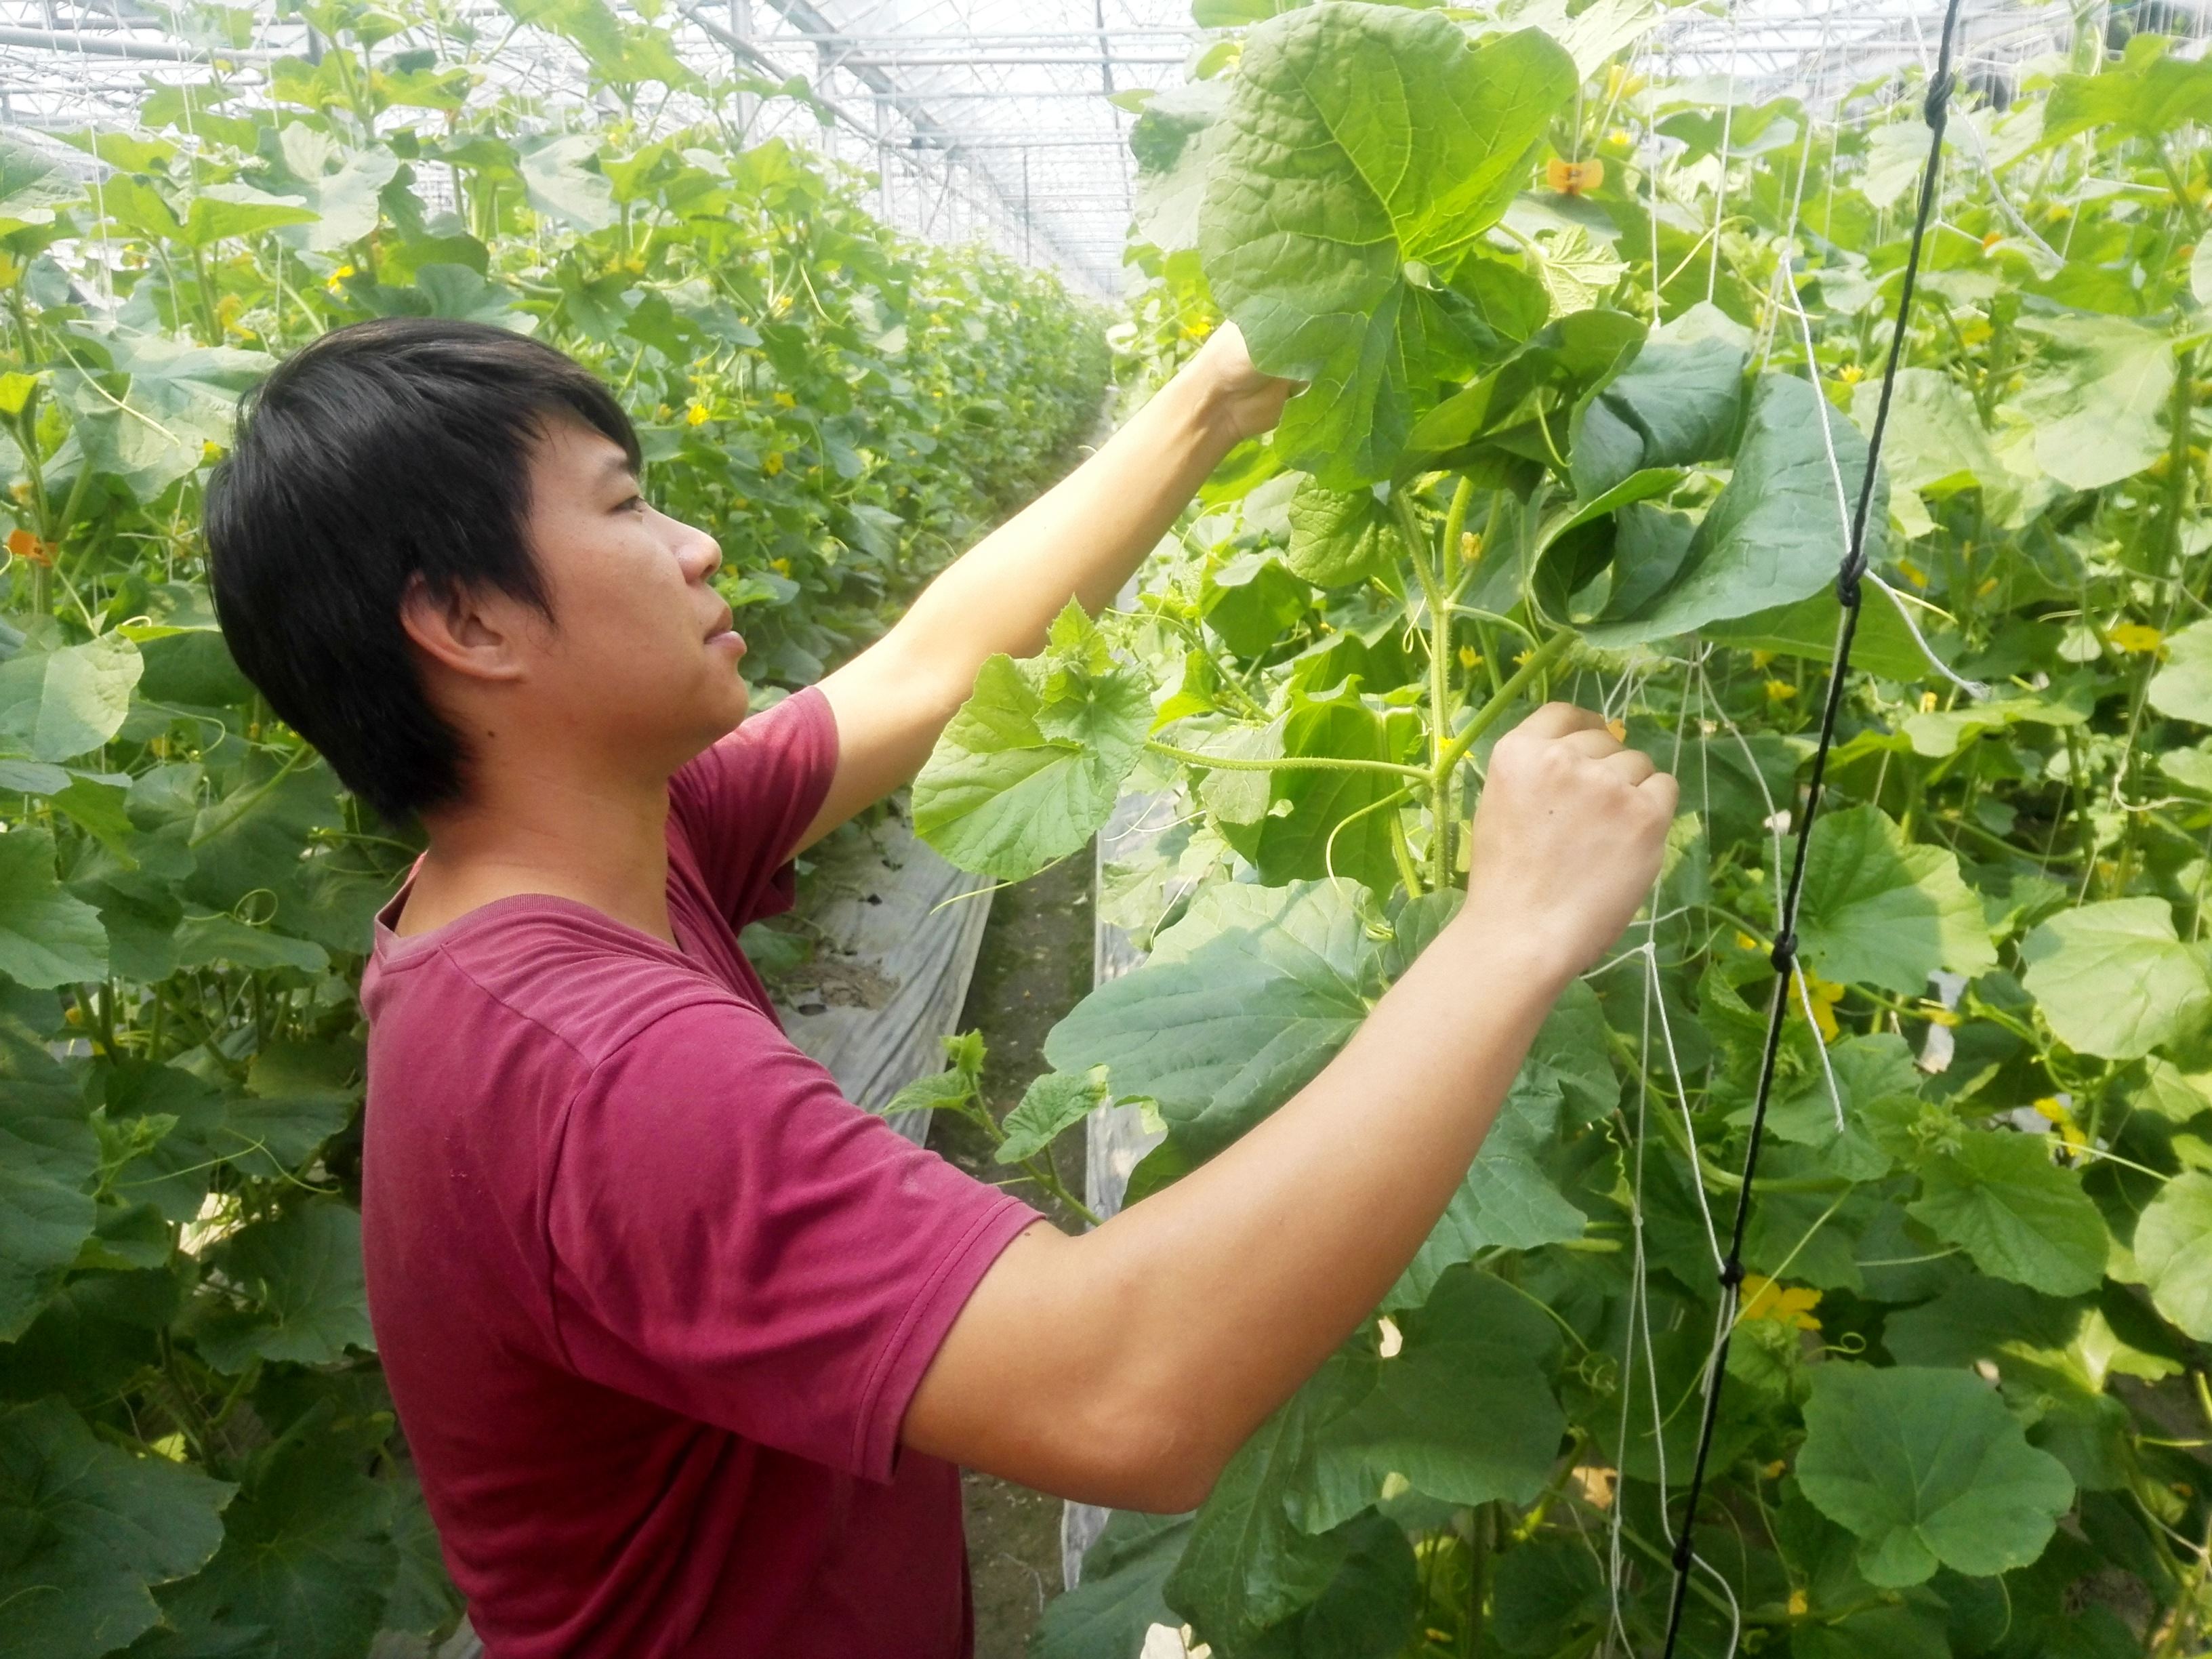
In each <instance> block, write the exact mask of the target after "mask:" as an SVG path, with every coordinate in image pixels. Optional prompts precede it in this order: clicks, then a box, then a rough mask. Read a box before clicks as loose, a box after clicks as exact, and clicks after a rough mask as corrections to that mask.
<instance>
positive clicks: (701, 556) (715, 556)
mask: <svg viewBox="0 0 2212 1659" xmlns="http://www.w3.org/2000/svg"><path fill="white" fill-rule="evenodd" d="M677 557H678V559H679V560H680V561H681V562H682V563H683V566H684V580H687V581H704V580H706V579H707V578H708V577H709V576H711V575H713V574H714V573H715V572H716V571H717V570H720V568H722V544H720V542H718V541H716V540H715V539H714V538H713V537H712V536H709V535H708V533H707V532H705V531H703V530H695V529H693V528H692V527H691V526H689V525H686V526H684V540H683V543H682V544H681V545H680V546H679V547H678V550H677Z"/></svg>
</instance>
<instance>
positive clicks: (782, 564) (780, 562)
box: [768, 559, 791, 576]
mask: <svg viewBox="0 0 2212 1659" xmlns="http://www.w3.org/2000/svg"><path fill="white" fill-rule="evenodd" d="M768 568H769V569H771V570H773V571H775V574H777V575H779V576H788V575H789V574H791V561H790V560H789V559H770V560H769V562H768Z"/></svg>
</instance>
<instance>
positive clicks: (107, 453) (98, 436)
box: [54, 329, 273, 501]
mask: <svg viewBox="0 0 2212 1659" xmlns="http://www.w3.org/2000/svg"><path fill="white" fill-rule="evenodd" d="M101 343H102V344H103V345H105V346H106V349H107V355H108V356H109V357H110V358H111V359H112V362H113V363H114V372H113V373H112V374H96V373H94V372H92V371H89V370H85V369H80V368H66V369H58V370H56V371H55V373H54V391H55V392H56V394H57V395H58V398H60V400H61V401H62V403H63V404H65V405H66V406H67V407H68V409H69V410H70V414H71V415H72V416H75V419H76V433H77V437H78V440H79V441H81V442H82V445H83V446H84V453H85V456H86V459H88V461H89V462H90V463H91V465H92V466H93V469H94V471H97V472H101V473H106V474H107V475H109V476H111V477H116V478H119V479H120V480H122V482H123V483H124V484H125V486H126V487H127V488H128V489H130V491H131V494H132V495H134V496H136V497H137V499H138V500H140V501H152V500H153V499H154V497H155V496H156V495H160V494H161V491H162V490H163V489H167V487H168V486H169V485H170V484H171V483H174V482H175V481H176V480H177V479H179V478H181V477H184V476H185V474H186V473H188V472H191V471H195V470H196V469H197V468H198V467H200V466H202V465H204V464H205V460H206V450H207V446H208V445H210V444H211V443H212V444H219V445H221V444H228V442H229V441H230V440H231V436H232V427H233V425H234V419H235V416H236V413H237V407H238V399H239V396H240V393H242V392H246V390H248V389H249V388H251V387H252V386H253V385H254V383H255V382H257V381H258V380H260V378H261V377H262V375H263V374H265V373H267V372H268V370H269V369H270V368H271V367H272V366H273V365H272V362H271V360H270V358H269V357H267V356H264V355H263V354H262V353H260V352H258V351H240V350H238V349H234V348H232V347H229V346H199V345H194V344H192V343H191V342H190V341H188V340H174V339H171V338H170V337H167V336H166V335H161V334H132V333H129V332H126V331H123V330H120V329H118V330H113V331H109V332H107V333H106V334H104V335H103V336H101ZM124 374H127V375H129V376H130V380H129V384H128V385H127V386H123V385H121V384H119V383H118V381H117V380H116V377H117V376H118V375H124Z"/></svg>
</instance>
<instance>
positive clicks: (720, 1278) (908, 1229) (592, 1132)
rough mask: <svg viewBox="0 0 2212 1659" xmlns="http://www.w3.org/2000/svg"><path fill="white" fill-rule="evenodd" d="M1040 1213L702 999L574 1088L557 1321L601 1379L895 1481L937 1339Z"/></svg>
mask: <svg viewBox="0 0 2212 1659" xmlns="http://www.w3.org/2000/svg"><path fill="white" fill-rule="evenodd" d="M1037 1219H1038V1217H1037V1214H1036V1212H1035V1211H1034V1210H1032V1209H1030V1207H1029V1206H1027V1205H1025V1204H1023V1203H1022V1202H1020V1201H1019V1200H1017V1199H1014V1198H1012V1197H1010V1196H1009V1195H1007V1194H1005V1193H1003V1192H1001V1191H1000V1190H999V1189H998V1188H994V1187H990V1186H987V1185H985V1184H984V1183H983V1182H979V1181H976V1180H975V1179H974V1178H973V1177H971V1176H968V1175H966V1174H964V1173H963V1172H962V1171H960V1170H957V1169H955V1168H954V1167H953V1166H952V1165H951V1164H948V1163H946V1162H945V1160H944V1159H943V1158H939V1157H938V1156H937V1155H936V1154H935V1153H933V1152H927V1151H925V1150H924V1149H922V1148H921V1147H918V1146H914V1145H912V1144H911V1143H910V1142H908V1141H907V1140H905V1139H902V1137H900V1136H899V1135H898V1134H897V1133H895V1132H894V1131H893V1130H892V1129H891V1128H890V1126H889V1125H888V1124H886V1123H884V1121H882V1120H881V1119H880V1118H877V1117H873V1116H871V1115H868V1114H867V1113H865V1112H863V1111H861V1110H860V1108H858V1107H856V1106H854V1105H852V1104H851V1103H848V1102H847V1101H846V1100H844V1099H843V1098H842V1097H841V1096H840V1095H839V1094H838V1092H837V1087H836V1083H835V1082H834V1081H833V1080H832V1079H831V1078H830V1076H829V1073H827V1072H826V1071H824V1070H823V1068H822V1067H821V1066H818V1065H817V1064H816V1063H815V1062H814V1061H813V1060H810V1059H808V1058H807V1057H806V1056H805V1054H801V1053H800V1052H799V1050H798V1049H797V1048H793V1046H792V1045H791V1044H790V1042H788V1041H787V1039H786V1038H785V1037H784V1036H783V1035H782V1033H781V1032H780V1031H778V1030H775V1027H774V1026H773V1025H772V1024H770V1023H769V1021H767V1020H766V1019H764V1018H761V1017H760V1016H758V1015H757V1014H756V1013H754V1012H751V1011H750V1010H749V1009H746V1008H744V1007H743V1006H739V1005H737V1004H733V1003H732V1004H725V1003H719V1002H718V1003H712V1004H705V1005H698V1006H692V1007H689V1008H684V1009H680V1010H678V1011H675V1012H671V1013H669V1014H667V1015H665V1016H663V1017H662V1018H660V1019H659V1021H657V1022H656V1023H655V1024H653V1025H652V1026H651V1027H650V1028H648V1029H647V1030H646V1031H645V1032H644V1033H642V1034H641V1036H637V1037H635V1038H633V1039H632V1040H631V1041H630V1042H629V1043H627V1044H626V1045H625V1046H624V1047H623V1049H622V1050H621V1051H619V1052H618V1053H617V1054H614V1055H613V1056H611V1057H610V1058H609V1059H607V1060H605V1061H602V1062H601V1064H600V1065H599V1066H598V1067H597V1068H596V1069H595V1071H594V1073H593V1074H592V1079H590V1081H589V1082H587V1083H586V1085H584V1087H583V1088H582V1089H581V1090H580V1091H579V1093H578V1095H577V1097H576V1098H575V1100H574V1102H573V1103H571V1106H570V1109H569V1112H568V1118H567V1121H566V1122H565V1124H564V1127H563V1129H562V1139H561V1150H560V1154H559V1158H558V1160H557V1163H556V1165H555V1167H554V1173H553V1175H552V1176H551V1178H550V1192H549V1212H548V1231H549V1234H550V1244H551V1258H552V1267H551V1273H552V1281H553V1282H552V1285H551V1292H552V1306H553V1318H554V1324H555V1328H556V1331H557V1333H558V1335H559V1339H560V1341H561V1344H562V1348H563V1350H564V1352H565V1353H566V1355H567V1358H568V1362H569V1363H570V1364H572V1365H574V1367H575V1369H576V1370H577V1371H578V1372H579V1373H580V1375H582V1376H586V1377H588V1378H590V1379H591V1380H592V1381H594V1382H597V1383H602V1384H604V1385H605V1386H607V1387H609V1388H613V1389H620V1390H622V1391H623V1392H624V1393H626V1394H629V1395H635V1396H637V1397H639V1398H641V1399H644V1400H647V1401H652V1402H653V1403H654V1404H657V1405H659V1406H662V1407H665V1408H666V1409H668V1410H671V1411H675V1412H680V1413H684V1414H685V1415H686V1416H690V1417H694V1418H697V1419H701V1420H702V1421H704V1422H708V1423H712V1424H714V1425H718V1426H720V1427H722V1428H726V1429H728V1430H730V1431H732V1432H735V1433H738V1434H741V1435H743V1436H744V1437H746V1438H748V1439H750V1440H756V1441H758V1442H760V1443H763V1444H765V1445H770V1446H774V1447H776V1448H778V1449H781V1450H784V1451H788V1452H792V1453H794V1454H796V1455H799V1456H802V1457H806V1458H809V1459H811V1460H812V1461H814V1462H818V1463H823V1464H827V1465H829V1466H830V1467H832V1468H839V1469H842V1470H845V1471H846V1472H848V1473H849V1474H857V1475H860V1476H863V1477H866V1478H867V1479H870V1480H889V1479H890V1476H891V1472H892V1464H893V1457H894V1455H895V1453H896V1449H897V1443H898V1431H899V1425H900V1423H901V1421H902V1419H903V1418H904V1417H905V1414H906V1408H907V1404H908V1401H909V1400H910V1399H911V1397H912V1396H913V1394H914V1390H915V1388H916V1387H917V1386H918V1385H919V1384H920V1383H921V1376H922V1373H923V1371H925V1370H927V1368H928V1365H929V1362H930V1360H931V1358H933V1356H934V1355H935V1353H936V1352H937V1348H938V1346H939V1343H940V1342H942V1341H943V1340H944V1337H945V1333H946V1331H948V1330H949V1329H951V1326H952V1322H953V1320H954V1319H955V1318H956V1317H957V1316H958V1314H959V1311H960V1309H961V1308H962V1306H963V1304H965V1303H966V1301H967V1299H968V1297H969V1292H970V1291H973V1290H974V1289H975V1285H976V1284H977V1283H978V1282H979V1281H980V1280H981V1279H982V1277H983V1274H984V1273H985V1272H986V1271H987V1269H988V1268H989V1267H990V1265H991V1263H992V1261H994V1260H995V1259H996V1257H997V1255H998V1254H999V1252H1000V1250H1001V1249H1004V1248H1005V1247H1006V1243H1008V1242H1009V1241H1010V1240H1011V1239H1012V1237H1014V1236H1015V1235H1016V1234H1017V1233H1018V1232H1020V1231H1022V1229H1023V1228H1024V1227H1026V1226H1028V1225H1030V1224H1031V1223H1033V1222H1035V1221H1036V1220H1037Z"/></svg>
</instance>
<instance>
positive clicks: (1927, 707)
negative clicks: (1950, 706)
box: [1920, 691, 1936, 714]
mask: <svg viewBox="0 0 2212 1659" xmlns="http://www.w3.org/2000/svg"><path fill="white" fill-rule="evenodd" d="M1920 712H1921V713H1922V714H1934V713H1935V712H1936V694H1935V693H1934V692H1933V691H1923V692H1922V693H1921V694H1920Z"/></svg>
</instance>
